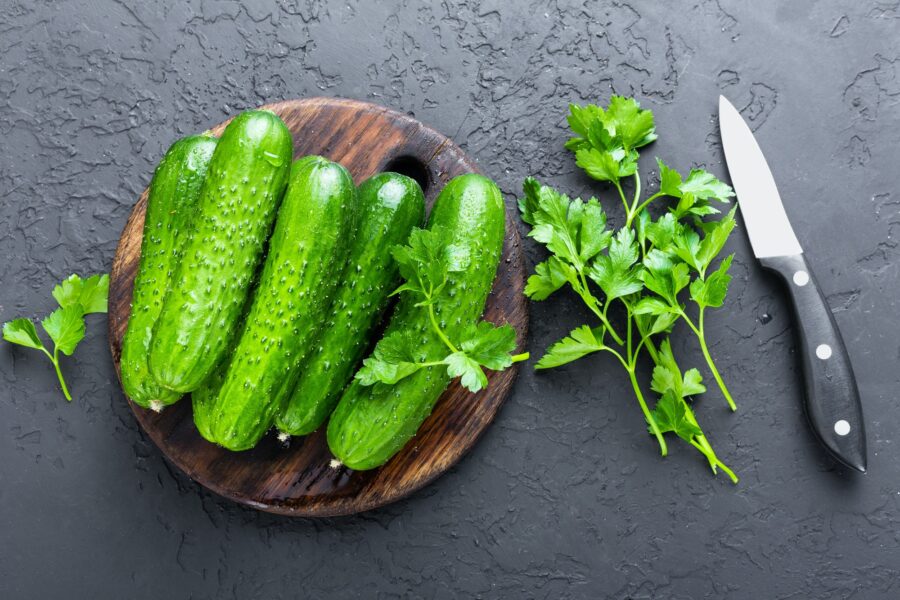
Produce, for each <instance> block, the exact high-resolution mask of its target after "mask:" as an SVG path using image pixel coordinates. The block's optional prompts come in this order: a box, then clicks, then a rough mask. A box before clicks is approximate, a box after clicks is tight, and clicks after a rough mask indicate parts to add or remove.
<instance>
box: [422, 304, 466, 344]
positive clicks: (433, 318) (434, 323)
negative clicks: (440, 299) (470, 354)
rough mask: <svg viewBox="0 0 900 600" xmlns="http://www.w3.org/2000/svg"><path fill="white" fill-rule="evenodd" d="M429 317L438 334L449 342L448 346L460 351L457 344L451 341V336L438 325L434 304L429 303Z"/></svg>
mask: <svg viewBox="0 0 900 600" xmlns="http://www.w3.org/2000/svg"><path fill="white" fill-rule="evenodd" d="M428 317H429V318H430V319H431V326H432V327H433V328H434V331H435V333H437V334H438V337H439V338H441V340H442V341H443V342H444V343H445V344H447V347H448V348H450V351H451V352H453V353H456V352H459V350H457V349H456V346H454V345H453V342H451V341H450V338H448V337H447V336H446V334H444V330H443V329H441V326H440V325H438V322H437V318H436V317H435V316H434V305H433V304H430V303H429V304H428Z"/></svg>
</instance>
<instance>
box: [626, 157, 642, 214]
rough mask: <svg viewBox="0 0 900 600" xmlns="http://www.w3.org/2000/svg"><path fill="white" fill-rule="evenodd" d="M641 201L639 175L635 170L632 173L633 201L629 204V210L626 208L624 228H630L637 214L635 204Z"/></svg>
mask: <svg viewBox="0 0 900 600" xmlns="http://www.w3.org/2000/svg"><path fill="white" fill-rule="evenodd" d="M640 199H641V175H640V173H638V171H637V170H635V172H634V200H632V202H631V208H630V209H629V208H628V207H626V209H627V211H628V215H627V217H626V219H625V227H631V221H632V220H633V219H634V217H635V216H636V215H637V214H638V211H637V203H638V201H639V200H640Z"/></svg>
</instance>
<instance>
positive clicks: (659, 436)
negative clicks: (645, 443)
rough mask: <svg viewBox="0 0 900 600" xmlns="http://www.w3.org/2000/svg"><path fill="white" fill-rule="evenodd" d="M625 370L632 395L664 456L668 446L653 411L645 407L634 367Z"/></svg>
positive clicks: (666, 453)
mask: <svg viewBox="0 0 900 600" xmlns="http://www.w3.org/2000/svg"><path fill="white" fill-rule="evenodd" d="M626 371H628V379H630V380H631V387H633V388H634V395H635V397H636V398H637V401H638V404H640V405H641V410H642V411H643V412H644V418H645V419H647V424H648V425H650V431H651V432H653V435H655V436H656V441H657V442H659V453H660V454H661V455H662V456H666V455H668V454H669V448H668V446H666V438H664V437H663V434H662V432H661V431H660V430H659V425H657V424H656V419H654V418H653V413H651V412H650V408H648V407H647V402H645V401H644V395H643V394H642V393H641V386H640V385H638V381H637V377H636V376H635V374H634V369H633V368H626Z"/></svg>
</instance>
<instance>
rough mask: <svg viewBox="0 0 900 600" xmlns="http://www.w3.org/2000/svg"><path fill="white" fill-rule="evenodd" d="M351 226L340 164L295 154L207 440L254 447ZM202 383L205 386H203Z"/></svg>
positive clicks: (322, 311)
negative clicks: (295, 159)
mask: <svg viewBox="0 0 900 600" xmlns="http://www.w3.org/2000/svg"><path fill="white" fill-rule="evenodd" d="M355 225H356V187H355V186H354V185H353V179H352V178H351V177H350V174H349V173H348V172H347V170H346V169H344V167H342V166H341V165H339V164H337V163H333V162H331V161H329V160H326V159H324V158H322V157H319V156H311V157H306V158H303V159H300V160H298V161H297V162H296V163H294V166H293V167H292V169H291V176H290V183H289V185H288V189H287V192H285V196H284V201H283V202H282V205H281V209H280V210H279V211H278V220H277V221H276V224H275V231H274V233H273V234H272V239H271V240H270V241H269V252H268V256H267V258H266V262H265V266H264V267H263V270H262V275H261V276H260V279H259V286H258V287H257V289H256V292H255V294H254V296H253V302H252V303H251V305H250V311H249V313H248V314H247V319H246V322H245V324H244V327H243V330H242V331H241V335H240V338H239V339H238V342H237V345H236V346H235V348H234V350H233V351H232V352H230V353H229V358H228V364H227V366H226V367H225V374H224V377H223V380H222V383H221V386H220V387H219V388H218V390H217V391H212V392H209V391H207V390H202V391H201V399H202V398H203V395H204V394H207V393H212V394H215V400H214V401H213V404H212V407H211V408H210V410H211V423H210V424H209V425H210V429H211V431H210V433H211V437H212V438H213V440H214V441H215V442H216V443H218V444H220V445H221V446H224V447H225V448H228V449H229V450H246V449H248V448H252V447H253V446H255V445H256V443H257V442H258V441H259V439H260V438H261V437H262V436H263V435H264V434H265V432H266V431H267V430H268V429H269V428H270V427H271V426H272V422H273V420H274V418H275V414H276V413H278V412H280V410H281V409H282V407H283V404H284V402H283V400H284V399H286V398H287V397H288V392H289V391H290V389H291V388H292V387H293V383H294V382H295V381H296V377H294V375H295V373H296V372H297V366H298V365H299V364H300V362H301V361H302V359H303V357H304V354H305V353H306V352H307V351H308V350H309V348H310V347H311V346H312V345H313V342H314V340H315V338H316V336H317V335H318V333H319V330H320V329H321V328H322V325H323V324H324V323H325V321H326V320H327V315H328V309H329V308H330V307H331V300H332V297H333V294H334V291H335V290H336V289H337V284H338V281H339V277H338V276H336V274H335V272H336V271H338V272H339V271H340V269H341V267H343V264H344V261H345V260H346V249H347V246H348V244H349V240H350V239H351V238H352V236H353V228H354V227H355ZM204 386H205V384H204Z"/></svg>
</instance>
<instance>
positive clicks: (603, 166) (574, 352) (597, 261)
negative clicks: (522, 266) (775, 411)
mask: <svg viewBox="0 0 900 600" xmlns="http://www.w3.org/2000/svg"><path fill="white" fill-rule="evenodd" d="M569 108H570V114H569V116H568V122H569V126H570V127H571V129H572V131H573V132H574V133H575V137H572V138H571V139H569V141H568V142H566V148H568V149H569V150H572V151H573V152H574V153H575V160H576V163H577V165H578V166H579V167H581V168H582V169H584V171H585V172H586V173H587V174H588V175H589V176H590V177H592V178H594V179H596V180H599V181H603V182H607V183H609V184H611V185H612V187H613V188H614V189H615V190H616V192H617V195H618V196H619V199H620V200H621V202H622V205H623V207H624V213H625V214H624V225H623V226H622V227H621V228H619V229H618V230H614V231H613V230H609V229H607V217H606V213H605V211H604V210H603V208H602V207H601V204H600V202H599V201H598V200H597V199H595V198H591V199H590V200H588V201H586V202H585V201H582V200H581V199H577V198H576V199H571V198H569V197H567V196H565V195H563V194H561V193H559V192H557V191H556V190H554V189H553V188H550V187H547V186H544V185H541V184H540V183H538V182H537V181H536V180H535V179H533V178H530V177H529V178H527V179H526V180H525V182H524V185H523V188H524V195H523V197H522V198H521V199H520V200H519V209H520V211H521V214H522V219H523V220H524V221H525V222H526V223H527V224H528V225H530V226H531V232H530V234H529V235H530V237H532V238H534V239H535V240H536V241H538V242H540V243H542V244H544V245H545V246H546V247H547V250H548V251H549V252H550V256H549V257H548V258H547V260H546V261H544V262H542V263H540V264H538V265H537V266H536V267H535V272H534V274H533V275H531V276H530V277H529V279H528V283H527V285H526V288H525V294H526V295H527V296H529V297H530V298H531V299H533V300H544V299H546V298H548V297H549V296H550V295H551V294H553V293H554V292H555V291H557V290H559V289H560V288H562V287H563V286H565V285H567V284H568V286H569V287H570V288H571V289H572V290H574V291H575V293H576V294H578V296H579V297H580V298H581V299H582V300H583V302H584V303H585V305H587V307H588V308H589V309H590V310H591V312H592V313H593V314H594V315H595V316H596V318H597V320H598V321H599V323H598V324H597V325H596V326H591V325H582V326H581V327H578V328H577V329H575V330H573V331H572V332H571V333H570V334H569V335H568V336H567V337H565V338H563V339H562V340H560V341H559V342H557V343H555V344H553V345H552V346H551V347H550V348H549V349H548V350H547V352H546V354H544V356H543V357H541V359H540V360H539V361H538V363H537V365H536V368H537V369H549V368H553V367H558V366H560V365H564V364H566V363H569V362H572V361H574V360H577V359H579V358H581V357H583V356H587V355H588V354H593V353H597V352H604V353H607V354H611V355H612V356H614V357H615V358H616V360H618V362H619V363H620V364H621V365H622V366H623V367H624V368H625V370H626V372H627V373H628V377H629V380H630V382H631V385H632V388H633V389H634V394H635V397H636V398H637V401H638V404H639V405H640V407H641V410H642V411H643V413H644V418H645V419H646V420H647V424H648V428H649V431H650V433H651V434H652V435H654V436H655V437H656V439H657V442H658V443H659V447H660V452H661V454H662V455H663V456H665V455H666V454H667V453H668V447H667V443H666V439H665V435H664V434H666V433H674V434H675V435H677V436H678V437H679V438H681V439H683V440H685V441H686V442H688V443H689V444H691V445H692V446H694V447H695V448H696V449H697V450H699V451H700V452H701V453H703V455H704V456H705V457H706V458H707V460H708V462H709V464H710V467H711V468H712V470H713V472H714V473H715V472H717V470H718V469H720V468H721V469H722V470H723V471H725V472H726V473H727V474H728V475H729V477H731V479H732V480H733V481H735V482H737V477H736V476H735V475H734V473H733V472H732V471H731V470H730V469H729V468H728V467H727V466H726V465H725V464H724V463H722V462H721V461H720V460H719V459H718V457H717V456H716V454H715V452H714V451H713V449H712V447H711V446H710V444H709V441H708V440H707V439H706V437H705V435H704V434H703V430H702V429H701V428H700V426H699V424H698V422H697V419H696V418H695V416H694V412H693V410H692V408H691V405H690V402H689V398H690V397H691V396H696V395H698V394H702V393H703V392H705V391H706V388H705V386H704V385H703V383H702V376H701V374H700V372H699V371H698V370H697V369H689V370H688V371H685V372H682V371H681V370H680V368H679V367H678V364H677V363H676V362H675V358H674V356H673V353H672V347H671V344H670V342H669V334H670V333H671V331H672V329H673V327H674V326H675V325H676V323H677V322H678V321H684V322H685V323H686V324H687V326H688V328H689V329H690V330H691V331H692V332H693V333H694V335H695V336H696V337H697V339H698V340H699V345H700V349H701V351H702V353H703V356H704V358H705V360H706V363H707V366H708V368H709V369H710V372H711V373H712V375H713V377H714V379H715V380H716V383H717V384H718V386H719V388H720V389H721V391H722V394H723V395H724V396H725V398H726V400H727V402H728V404H729V406H730V407H731V408H732V410H734V409H735V404H734V401H733V399H732V397H731V394H730V393H729V392H728V389H727V388H726V387H725V384H724V382H723V381H722V377H721V375H720V374H719V371H718V369H717V368H716V366H715V363H714V362H713V359H712V356H711V354H710V352H709V347H708V345H707V341H706V330H705V315H706V310H707V309H708V308H716V307H719V306H722V303H723V302H724V300H725V295H726V293H727V291H728V284H729V283H730V281H731V276H730V275H729V273H728V270H729V268H730V267H731V260H732V257H731V256H728V257H726V258H725V259H724V260H722V261H720V262H719V264H718V266H717V267H715V268H713V262H714V261H715V260H716V258H717V257H718V256H719V254H720V253H721V251H722V249H723V247H724V245H725V242H726V241H727V239H728V236H729V235H730V233H731V232H732V230H733V229H734V226H735V221H734V210H732V211H731V212H729V213H727V214H726V215H725V216H724V217H723V218H721V219H719V220H704V218H706V217H708V216H710V215H715V214H717V213H719V212H720V211H719V209H718V208H716V206H715V205H714V204H713V202H720V203H725V202H728V201H729V199H730V198H732V197H733V196H734V192H733V191H732V190H731V188H730V187H729V186H728V185H727V184H725V183H723V182H721V181H719V180H718V179H716V177H715V176H713V175H712V174H710V173H708V172H706V171H704V170H702V169H693V170H691V172H690V173H689V174H688V176H687V177H682V176H681V174H679V173H678V172H677V171H675V170H674V169H672V168H670V167H669V166H667V165H666V164H665V163H663V162H662V161H657V165H658V167H659V176H660V185H659V190H658V191H657V192H655V193H653V194H651V195H650V196H648V197H646V198H642V196H641V177H640V173H639V170H638V157H639V152H638V149H639V148H641V147H643V146H646V145H647V144H649V143H651V142H653V141H654V140H656V138H657V135H656V129H655V125H654V120H653V113H652V112H651V111H649V110H642V109H641V108H640V106H639V105H638V103H637V102H635V101H634V100H633V99H630V98H622V97H619V96H613V97H612V98H611V99H610V102H609V106H608V107H607V108H605V109H604V108H602V107H599V106H596V105H593V104H589V105H587V106H584V107H581V106H576V105H571V106H570V107H569ZM629 179H630V180H631V184H630V187H631V188H632V189H631V194H630V196H629V195H626V187H628V185H627V184H628V180H629ZM663 198H666V199H667V200H668V206H667V210H666V211H664V212H663V214H662V215H660V216H658V217H657V218H656V219H655V220H654V219H653V217H652V216H651V214H650V210H649V209H650V208H651V207H653V206H654V202H656V201H657V200H661V199H663ZM686 296H687V297H689V298H690V300H691V302H692V303H693V304H694V305H695V307H696V313H695V314H696V316H694V317H691V316H690V315H689V314H688V309H687V305H686V303H685V302H684V300H683V298H685V297H686ZM614 307H615V308H614ZM692 312H693V311H692ZM611 314H615V315H623V316H624V319H613V318H612V317H611ZM614 321H615V322H614ZM642 355H647V356H649V358H650V359H651V360H652V361H653V363H654V365H655V367H654V370H653V379H652V382H651V385H650V388H651V390H653V391H654V392H655V393H656V394H658V395H659V396H658V399H657V400H656V402H655V404H654V406H653V407H652V408H651V406H650V403H648V401H647V398H646V397H645V394H644V391H643V390H642V388H641V385H640V383H639V382H638V379H637V375H636V372H637V367H638V364H639V360H640V358H641V356H642Z"/></svg>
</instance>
